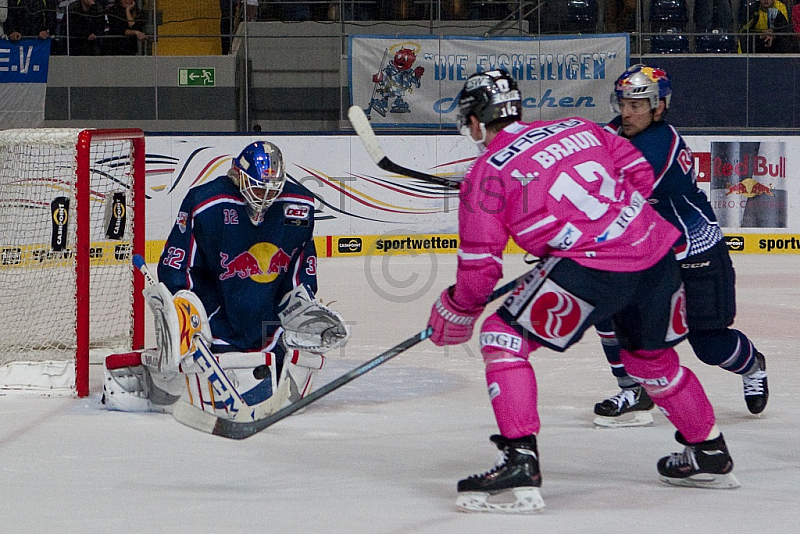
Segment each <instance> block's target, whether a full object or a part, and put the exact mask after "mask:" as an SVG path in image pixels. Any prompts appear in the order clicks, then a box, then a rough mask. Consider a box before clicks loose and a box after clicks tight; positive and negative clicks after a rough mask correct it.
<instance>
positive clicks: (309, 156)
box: [146, 134, 800, 250]
mask: <svg viewBox="0 0 800 534" xmlns="http://www.w3.org/2000/svg"><path fill="white" fill-rule="evenodd" d="M257 139H268V140H270V141H272V142H274V143H275V144H276V145H277V146H279V147H280V149H281V151H282V152H283V154H284V159H285V161H286V170H287V172H288V174H289V176H290V179H291V180H294V181H297V182H299V183H302V184H303V185H304V186H305V187H307V188H308V189H309V190H310V191H311V192H312V194H314V196H315V197H316V205H315V217H316V220H317V224H316V231H315V234H316V235H317V236H365V235H372V236H376V235H383V234H392V233H394V234H425V235H429V234H430V235H438V234H455V233H457V232H458V217H457V212H458V201H457V192H456V191H453V190H448V189H445V188H442V187H438V186H433V185H430V184H426V183H424V182H421V181H419V180H415V179H412V178H406V177H403V176H397V175H394V174H391V173H388V172H386V171H384V170H382V169H380V168H378V167H377V166H376V165H375V163H374V162H373V161H372V160H371V159H370V157H369V156H368V155H367V153H366V151H365V150H364V147H363V145H362V144H361V141H360V140H359V138H358V137H357V136H354V135H320V136H315V135H281V136H270V135H267V134H261V135H259V136H258V137H256V136H252V137H251V136H205V135H200V136H169V135H150V136H148V137H147V140H146V142H147V165H146V167H147V195H148V202H147V225H146V228H147V240H148V241H163V240H164V239H166V237H167V234H168V233H169V231H170V229H171V227H172V225H173V223H174V221H175V216H176V214H177V212H178V207H179V206H180V203H181V200H182V199H183V197H184V195H185V194H186V192H187V191H188V189H189V188H190V187H193V186H195V185H199V184H202V183H205V182H207V181H209V180H212V179H214V178H215V177H217V176H220V175H224V174H225V173H226V172H227V171H228V169H229V168H230V165H231V158H232V157H234V156H236V155H238V154H239V152H241V150H242V149H243V148H244V147H245V146H246V145H247V144H249V143H251V142H253V141H256V140H257ZM379 139H380V142H381V145H382V146H383V148H384V150H385V152H386V154H387V156H388V157H389V158H390V159H392V160H393V161H395V162H397V163H399V164H400V165H403V166H405V167H409V168H412V169H417V170H420V171H423V172H427V173H429V174H435V175H440V176H446V177H447V178H456V179H457V178H459V177H461V176H463V174H464V173H465V172H466V170H467V168H468V166H469V164H470V163H471V162H472V160H473V159H474V158H475V157H477V155H478V149H477V147H476V146H475V144H474V143H472V142H471V141H469V140H467V139H466V138H464V137H461V136H459V135H455V134H449V135H443V134H439V135H405V136H402V135H391V136H379ZM685 139H686V143H687V144H688V145H689V147H690V148H691V149H692V151H693V153H694V162H695V171H696V174H697V180H698V183H699V185H700V187H701V188H702V189H703V190H704V191H705V192H706V194H708V195H709V198H710V200H711V203H712V206H713V208H714V211H715V212H716V214H717V217H719V218H720V220H721V221H722V222H723V224H722V226H723V228H724V230H725V232H726V234H747V233H759V232H763V231H764V229H765V228H770V229H771V230H772V231H777V232H780V233H791V232H798V231H800V215H798V214H800V211H798V206H800V181H798V180H800V172H799V171H798V170H797V169H800V136H782V137H776V136H694V135H687V136H685ZM712 154H713V156H714V157H713V158H712ZM792 243H794V242H792ZM754 246H755V245H754ZM792 246H793V247H794V244H792ZM796 248H797V249H798V250H800V239H798V241H797V247H796Z"/></svg>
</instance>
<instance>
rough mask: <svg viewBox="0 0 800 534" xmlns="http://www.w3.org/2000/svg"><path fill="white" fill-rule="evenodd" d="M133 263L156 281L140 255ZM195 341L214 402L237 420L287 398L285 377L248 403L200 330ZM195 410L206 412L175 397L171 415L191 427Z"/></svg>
mask: <svg viewBox="0 0 800 534" xmlns="http://www.w3.org/2000/svg"><path fill="white" fill-rule="evenodd" d="M133 265H134V266H135V267H136V268H137V269H138V270H139V272H140V273H142V276H143V277H144V280H145V282H146V283H147V285H149V286H156V285H158V282H157V281H156V279H155V277H153V275H152V274H151V273H150V269H148V268H147V263H145V261H144V258H143V257H142V256H140V255H139V254H134V256H133ZM194 344H195V347H196V348H197V350H196V351H195V353H194V354H193V355H192V358H193V359H194V362H195V364H196V365H197V366H198V367H199V368H200V370H201V372H202V375H203V376H204V377H205V378H206V380H208V382H209V384H211V387H212V388H213V390H214V395H215V402H216V403H221V404H223V405H224V406H225V407H226V408H227V410H228V413H230V414H231V415H232V416H233V417H234V419H236V420H237V421H252V420H254V419H260V418H263V417H266V416H268V415H270V414H272V413H275V412H276V411H278V410H279V409H280V407H281V406H282V405H283V403H284V402H286V399H288V398H289V384H288V381H286V382H285V383H284V384H279V385H278V388H277V390H276V391H275V392H273V394H272V396H270V397H269V398H267V399H266V400H265V401H263V402H260V403H258V404H254V405H252V406H250V405H249V404H247V402H246V401H245V400H244V399H243V398H242V396H241V395H240V394H239V392H238V391H237V390H236V388H235V387H234V385H233V384H232V383H231V381H230V379H229V378H228V375H227V374H226V373H225V371H224V369H223V368H222V366H221V365H220V364H219V362H218V361H217V358H216V357H215V356H214V355H213V354H212V353H211V350H210V349H209V348H208V345H206V342H205V340H203V338H202V337H200V334H196V335H195V337H194ZM194 411H197V412H199V413H201V414H203V413H206V412H204V411H203V410H201V409H200V408H198V407H196V406H193V405H192V404H189V403H187V402H183V401H178V403H177V404H176V405H175V409H174V410H173V413H172V416H173V417H174V418H175V420H177V421H178V422H180V423H183V424H185V425H187V426H190V427H193V428H194V425H193V424H192V423H193V422H194V421H195V420H196V416H194V415H193V412H194ZM213 417H216V416H213Z"/></svg>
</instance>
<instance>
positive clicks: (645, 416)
mask: <svg viewBox="0 0 800 534" xmlns="http://www.w3.org/2000/svg"><path fill="white" fill-rule="evenodd" d="M653 406H655V405H654V404H653V401H652V400H651V399H650V396H649V395H648V394H647V392H646V391H645V390H644V388H643V387H642V386H636V387H634V388H630V389H623V390H622V391H620V392H619V393H617V394H616V395H614V396H613V397H609V398H607V399H606V400H604V401H603V402H598V403H597V404H595V405H594V413H595V415H596V416H597V417H595V418H594V424H596V425H597V426H602V427H606V428H618V427H626V426H649V425H652V424H653V414H651V413H650V410H652V409H653Z"/></svg>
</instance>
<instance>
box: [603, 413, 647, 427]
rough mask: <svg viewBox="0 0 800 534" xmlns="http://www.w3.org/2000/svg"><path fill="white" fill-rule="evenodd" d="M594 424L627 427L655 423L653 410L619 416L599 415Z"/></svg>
mask: <svg viewBox="0 0 800 534" xmlns="http://www.w3.org/2000/svg"><path fill="white" fill-rule="evenodd" d="M594 424H595V425H596V426H599V427H602V428H625V427H632V426H651V425H652V424H653V414H652V410H648V411H646V412H643V411H638V412H628V413H625V414H622V415H620V416H619V417H607V416H605V415H597V416H595V418H594Z"/></svg>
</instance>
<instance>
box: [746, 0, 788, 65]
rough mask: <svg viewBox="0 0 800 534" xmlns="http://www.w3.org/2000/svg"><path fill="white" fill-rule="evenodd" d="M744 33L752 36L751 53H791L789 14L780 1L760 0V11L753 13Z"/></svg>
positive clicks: (749, 39) (750, 38)
mask: <svg viewBox="0 0 800 534" xmlns="http://www.w3.org/2000/svg"><path fill="white" fill-rule="evenodd" d="M742 31H743V32H746V33H748V34H750V35H748V42H749V45H750V46H749V47H748V51H750V52H756V53H761V54H777V53H782V52H789V51H790V48H791V40H790V38H789V35H788V34H789V33H791V25H790V24H789V13H788V11H787V10H786V5H785V4H784V3H783V2H781V1H780V0H760V2H759V8H758V10H756V11H755V12H754V13H753V16H752V17H751V18H750V20H748V21H747V24H745V25H744V27H743V28H742ZM753 34H755V35H753Z"/></svg>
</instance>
